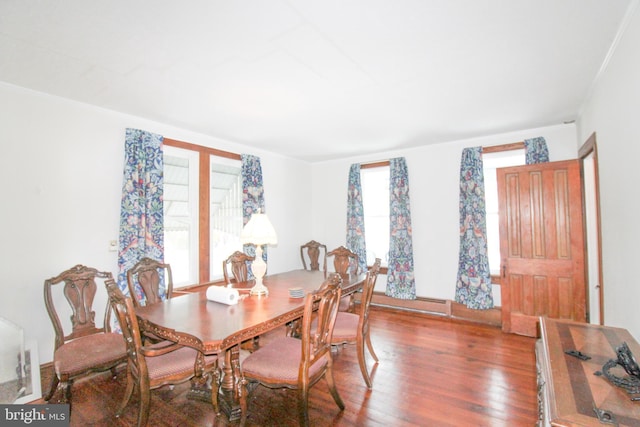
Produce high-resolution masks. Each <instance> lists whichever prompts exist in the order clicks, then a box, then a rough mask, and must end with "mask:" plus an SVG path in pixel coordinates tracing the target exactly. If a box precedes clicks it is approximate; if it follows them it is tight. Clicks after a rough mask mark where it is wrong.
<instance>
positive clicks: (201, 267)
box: [163, 138, 242, 290]
mask: <svg viewBox="0 0 640 427" xmlns="http://www.w3.org/2000/svg"><path fill="white" fill-rule="evenodd" d="M163 144H164V145H166V146H168V147H176V148H181V149H183V150H189V151H195V152H196V153H198V283H194V284H193V285H186V286H184V287H181V288H180V289H183V290H184V289H188V288H190V287H193V286H199V285H201V284H205V283H211V279H210V278H211V267H210V260H211V252H210V249H211V247H210V245H211V232H210V226H211V219H210V218H211V217H210V204H211V194H210V193H211V192H210V185H211V180H210V170H211V156H217V157H223V158H226V159H232V160H242V156H241V155H240V154H236V153H231V152H229V151H224V150H218V149H216V148H210V147H204V146H201V145H196V144H191V143H189V142H184V141H178V140H175V139H171V138H164V140H163ZM203 189H204V190H203Z"/></svg>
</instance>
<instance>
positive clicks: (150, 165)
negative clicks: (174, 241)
mask: <svg viewBox="0 0 640 427" xmlns="http://www.w3.org/2000/svg"><path fill="white" fill-rule="evenodd" d="M162 141H163V137H162V136H161V135H157V134H154V133H150V132H146V131H143V130H139V129H127V130H126V135H125V149H124V173H123V183H122V200H121V205H120V235H119V240H118V241H119V247H118V286H119V287H120V289H121V290H122V291H123V292H124V293H125V294H126V295H128V294H129V291H128V288H127V271H128V270H129V269H131V268H132V267H133V266H134V265H135V264H136V263H137V262H138V261H140V260H141V259H142V258H144V257H148V258H152V259H154V260H157V261H160V262H164V212H163V202H162V197H163V178H162V177H163V165H164V163H163V158H162ZM161 289H162V292H164V285H161ZM162 297H164V295H162Z"/></svg>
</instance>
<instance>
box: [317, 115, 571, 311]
mask: <svg viewBox="0 0 640 427" xmlns="http://www.w3.org/2000/svg"><path fill="white" fill-rule="evenodd" d="M536 136H543V137H544V138H545V139H546V141H547V145H548V147H549V156H550V160H551V161H559V160H567V159H574V158H576V157H577V144H576V130H575V126H574V125H558V126H553V127H547V128H540V129H531V130H525V131H521V132H513V133H509V134H502V135H493V136H489V137H482V138H474V139H469V140H464V141H453V142H447V143H442V144H437V145H429V146H424V147H420V148H415V149H410V150H403V151H396V152H386V153H379V154H377V155H375V156H362V157H359V158H350V159H342V160H336V161H327V162H323V163H314V164H313V184H312V189H313V190H312V191H313V194H314V198H313V200H312V211H313V213H314V215H313V224H312V227H311V229H312V231H313V233H312V234H310V235H309V237H310V238H314V239H315V240H317V241H319V242H323V243H325V244H326V245H327V247H328V248H329V250H331V249H333V248H335V247H337V246H340V245H344V244H345V235H346V215H347V213H346V205H347V180H348V176H349V167H350V165H351V164H352V163H366V162H371V161H375V160H385V159H390V158H393V157H401V156H404V157H405V158H406V161H407V167H408V169H409V193H410V197H411V222H412V227H413V252H414V253H413V256H414V264H415V279H416V294H417V295H418V296H421V297H430V298H441V299H450V300H453V299H454V298H455V287H456V277H457V272H458V249H459V242H460V241H459V231H458V230H459V210H458V201H459V177H460V157H461V154H462V149H463V148H466V147H474V146H479V145H480V146H489V145H500V144H508V143H512V142H518V141H522V140H524V139H525V138H532V137H536ZM384 285H385V283H384V280H378V283H377V285H376V290H379V291H383V290H384ZM496 290H497V291H498V292H499V289H496ZM498 295H499V294H498ZM498 300H499V297H498Z"/></svg>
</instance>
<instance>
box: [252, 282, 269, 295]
mask: <svg viewBox="0 0 640 427" xmlns="http://www.w3.org/2000/svg"><path fill="white" fill-rule="evenodd" d="M249 294H250V295H257V296H267V295H269V289H268V288H267V287H266V286H265V285H263V284H262V283H260V284H258V283H256V284H255V285H254V286H253V288H251V290H250V291H249Z"/></svg>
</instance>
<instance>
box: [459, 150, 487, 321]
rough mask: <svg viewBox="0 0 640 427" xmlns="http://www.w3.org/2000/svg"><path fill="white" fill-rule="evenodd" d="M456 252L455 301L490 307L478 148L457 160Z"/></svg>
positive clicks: (485, 230) (479, 152) (484, 213)
mask: <svg viewBox="0 0 640 427" xmlns="http://www.w3.org/2000/svg"><path fill="white" fill-rule="evenodd" d="M459 208H460V252H459V260H458V278H457V281H456V295H455V300H456V302H459V303H462V304H465V305H466V306H467V307H468V308H472V309H489V308H492V307H493V295H492V293H491V276H490V270H489V257H488V252H487V226H486V209H485V198H484V174H483V171H482V147H473V148H465V149H464V150H463V151H462V159H461V161H460V202H459Z"/></svg>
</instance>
